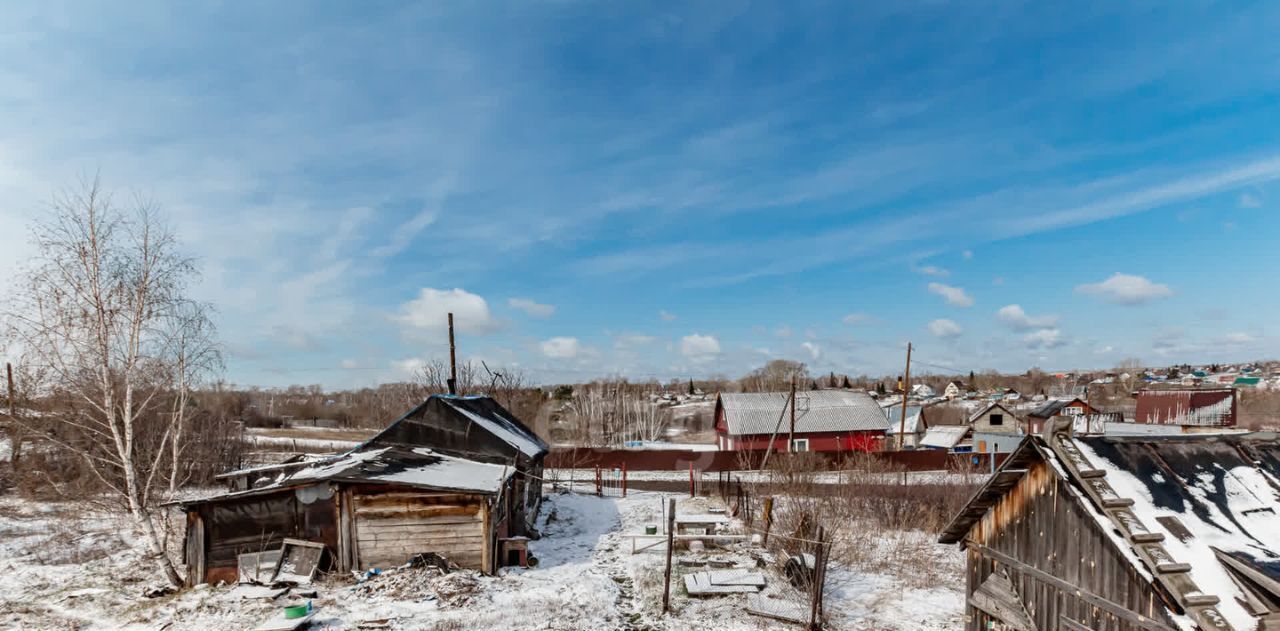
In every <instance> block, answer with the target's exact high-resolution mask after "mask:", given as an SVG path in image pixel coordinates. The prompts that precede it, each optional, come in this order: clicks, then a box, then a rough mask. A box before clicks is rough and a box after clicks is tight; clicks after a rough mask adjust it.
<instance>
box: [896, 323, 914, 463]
mask: <svg viewBox="0 0 1280 631" xmlns="http://www.w3.org/2000/svg"><path fill="white" fill-rule="evenodd" d="M906 375H907V376H906V378H905V379H904V380H903V381H902V417H901V420H899V421H898V451H902V446H903V444H904V441H905V440H906V439H907V433H906V432H907V395H908V394H910V393H911V342H907V372H906ZM916 448H917V449H919V446H917V447H916Z"/></svg>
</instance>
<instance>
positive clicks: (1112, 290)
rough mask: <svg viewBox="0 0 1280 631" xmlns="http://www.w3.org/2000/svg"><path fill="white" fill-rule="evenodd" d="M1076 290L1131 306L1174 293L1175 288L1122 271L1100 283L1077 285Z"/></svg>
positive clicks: (1114, 302)
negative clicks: (1122, 272)
mask: <svg viewBox="0 0 1280 631" xmlns="http://www.w3.org/2000/svg"><path fill="white" fill-rule="evenodd" d="M1076 291H1078V292H1080V293H1083V294H1090V295H1093V296H1097V297H1098V298H1100V299H1102V300H1105V301H1107V302H1110V303H1113V304H1117V305H1130V306H1131V305H1140V304H1143V303H1147V302H1150V301H1152V300H1156V299H1158V298H1168V297H1169V296H1172V295H1173V290H1172V289H1170V288H1169V286H1168V285H1162V284H1160V283H1153V282H1151V281H1150V280H1147V279H1146V278H1145V277H1142V276H1134V275H1132V274H1121V273H1120V272H1116V273H1115V274H1112V275H1111V278H1108V279H1107V280H1104V281H1102V282H1100V283H1090V284H1086V285H1080V286H1079V287H1076Z"/></svg>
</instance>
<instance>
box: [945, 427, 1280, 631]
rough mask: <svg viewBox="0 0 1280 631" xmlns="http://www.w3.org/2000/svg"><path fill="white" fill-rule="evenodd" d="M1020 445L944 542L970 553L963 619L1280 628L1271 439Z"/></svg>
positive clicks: (1064, 438) (1056, 439)
mask: <svg viewBox="0 0 1280 631" xmlns="http://www.w3.org/2000/svg"><path fill="white" fill-rule="evenodd" d="M1071 428H1072V423H1071V422H1070V421H1069V420H1068V419H1063V418H1058V419H1055V420H1054V421H1052V422H1051V423H1050V424H1049V426H1048V427H1047V428H1046V433H1045V434H1044V435H1041V436H1032V437H1028V438H1026V439H1024V440H1023V442H1022V443H1021V445H1019V447H1018V448H1017V449H1015V450H1014V452H1013V453H1012V454H1010V455H1009V457H1008V458H1007V459H1006V460H1005V461H1004V463H1003V464H1002V465H1001V466H1000V468H999V469H998V470H997V471H996V472H995V474H994V475H993V476H991V478H989V480H988V481H987V483H986V484H984V485H983V486H982V488H981V489H979V490H978V491H977V492H976V493H975V494H974V495H973V496H972V497H971V498H970V500H969V501H968V503H967V504H966V506H965V507H964V508H963V509H962V510H961V511H960V513H959V514H957V515H956V517H955V519H954V520H953V521H952V522H951V524H950V525H948V526H947V527H946V528H945V529H944V531H943V534H942V536H941V537H940V539H939V541H940V542H941V543H945V544H959V545H960V546H961V547H963V548H964V549H965V550H966V551H967V554H968V562H967V571H966V576H967V586H966V608H967V616H966V626H965V628H966V629H968V630H969V631H978V630H985V629H992V628H997V629H1067V630H1071V631H1082V630H1119V631H1129V630H1137V629H1147V630H1153V631H1154V630H1160V631H1173V630H1175V629H1200V630H1202V631H1208V630H1215V631H1216V630H1228V631H1244V630H1246V629H1277V628H1280V626H1277V625H1280V540H1277V538H1276V536H1275V533H1276V532H1278V529H1280V498H1278V497H1277V494H1276V491H1275V486H1274V484H1275V480H1276V479H1277V477H1280V441H1278V440H1277V438H1276V436H1275V435H1274V434H1231V435H1224V434H1218V435H1199V436H1176V437H1173V436H1171V437H1151V436H1143V437H1126V438H1120V437H1112V436H1093V437H1080V436H1075V435H1073V433H1072V431H1071Z"/></svg>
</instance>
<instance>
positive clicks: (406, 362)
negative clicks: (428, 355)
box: [391, 357, 427, 377]
mask: <svg viewBox="0 0 1280 631" xmlns="http://www.w3.org/2000/svg"><path fill="white" fill-rule="evenodd" d="M426 365H427V362H426V361H425V360H423V359H422V358H419V357H408V358H405V359H397V360H395V361H392V362H391V370H392V371H393V372H394V373H395V374H397V375H399V376H401V377H410V376H413V375H415V374H417V373H418V371H420V370H422V369H423V367H425V366H426Z"/></svg>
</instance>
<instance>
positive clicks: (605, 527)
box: [0, 492, 963, 631]
mask: <svg viewBox="0 0 1280 631" xmlns="http://www.w3.org/2000/svg"><path fill="white" fill-rule="evenodd" d="M662 501H663V496H661V495H659V494H656V493H640V492H637V493H632V494H631V495H630V496H629V497H627V498H616V497H606V498H597V497H593V496H589V495H577V494H567V493H550V494H549V495H548V497H547V501H546V502H545V504H544V510H543V513H542V515H541V519H540V527H541V531H542V533H543V537H542V539H540V540H537V541H533V542H531V543H530V551H531V553H532V554H533V555H534V556H536V557H537V558H538V560H539V561H540V562H539V564H538V566H537V567H536V568H531V569H527V570H522V569H509V570H504V571H503V573H502V575H501V576H496V577H489V576H482V575H479V574H476V573H474V572H469V571H462V572H454V573H452V574H449V575H447V576H444V577H440V576H436V575H434V574H432V573H429V572H426V571H422V570H409V569H398V570H386V569H384V573H383V574H382V575H381V576H377V577H373V578H371V579H370V580H368V581H367V582H364V583H361V584H356V583H355V582H354V579H352V578H351V577H346V576H338V577H332V578H328V579H325V580H323V581H321V582H319V584H318V585H317V586H316V589H317V591H318V596H317V597H316V598H315V599H314V603H315V605H316V606H317V607H318V608H319V614H318V616H317V618H316V619H315V621H314V623H313V625H312V628H319V629H355V628H359V625H360V623H361V622H362V621H363V622H367V621H373V620H388V621H389V623H388V624H389V627H390V628H392V629H440V630H446V629H487V628H499V627H501V628H509V629H634V630H658V629H664V630H665V629H673V630H674V629H731V630H732V629H771V628H787V626H788V625H785V624H783V623H778V622H774V621H770V620H767V619H763V618H757V617H754V616H750V615H748V614H746V613H745V611H744V607H743V605H744V603H745V597H743V596H741V595H729V596H723V597H718V598H709V599H696V600H695V599H690V598H688V597H687V596H685V595H684V592H683V588H681V587H680V585H681V583H680V581H679V580H678V579H673V584H672V609H673V613H672V614H670V615H668V616H663V615H661V600H662V596H661V592H662V567H663V562H664V558H665V552H664V551H663V550H662V549H661V547H660V546H659V547H655V548H654V549H652V550H649V551H645V552H641V553H638V554H634V555H633V554H631V542H630V540H629V539H628V538H626V537H625V536H623V533H638V532H642V531H643V529H644V525H645V524H649V523H656V522H658V521H659V520H660V512H661V505H662ZM707 501H708V500H705V499H697V500H688V499H682V500H681V502H680V508H679V509H678V510H679V511H680V512H687V511H690V510H701V508H702V507H703V506H704V503H705V502H707ZM73 508H74V510H73ZM128 532H129V528H128V527H127V524H126V523H125V522H124V521H123V520H122V519H120V518H119V517H117V516H114V515H110V514H103V513H87V512H84V511H83V510H82V509H80V508H75V507H72V506H70V505H64V504H43V503H35V502H24V501H20V500H17V499H14V498H0V628H22V629H86V630H88V629H162V628H171V629H179V628H183V629H202V628H203V629H219V630H221V629H226V630H230V629H251V628H253V627H254V626H255V625H256V624H257V623H258V622H260V621H262V620H264V619H266V618H268V617H270V616H271V615H273V613H274V612H276V611H277V610H278V609H279V607H280V603H279V602H273V601H267V600H256V599H243V598H242V596H244V595H246V594H248V593H250V590H246V589H245V588H244V587H239V588H236V587H230V586H206V587H201V588H197V589H192V590H186V591H184V592H182V593H179V594H176V595H172V596H162V597H159V598H144V597H142V592H143V590H144V588H145V587H146V586H148V585H155V584H158V583H159V581H158V580H157V577H156V575H155V574H154V572H153V571H152V570H151V569H150V568H151V565H150V564H149V563H148V562H147V561H146V559H145V558H144V555H143V553H142V546H141V542H139V541H137V540H135V539H133V538H132V537H130V536H129V535H128ZM891 534H892V533H891ZM895 536H899V537H904V536H905V537H914V538H917V539H918V538H921V537H926V535H924V534H923V533H896V535H895ZM885 542H886V543H885V545H889V546H896V545H898V544H897V543H894V540H893V537H892V536H890V537H888V538H886V539H885ZM934 553H935V554H937V555H939V557H938V559H936V560H934V561H931V563H934V564H936V566H937V567H938V568H940V570H939V571H938V572H937V574H936V579H934V580H936V585H928V586H921V584H920V581H919V580H918V579H915V580H909V579H906V578H904V577H898V576H894V575H891V574H889V573H877V572H867V571H862V572H853V571H851V570H849V569H847V568H843V567H840V566H833V567H832V569H831V581H830V583H829V586H830V589H829V592H828V593H829V594H830V595H829V596H828V601H827V605H826V608H827V612H828V615H829V621H830V623H831V624H830V628H836V629H886V630H888V629H900V630H907V629H919V630H929V631H932V630H939V631H940V630H943V629H958V628H960V627H961V623H960V620H961V616H962V615H963V593H962V576H963V575H962V573H961V572H960V571H959V569H960V568H961V567H962V566H961V565H960V555H959V553H958V551H955V550H954V549H947V548H942V547H940V546H935V550H934ZM679 554H680V553H677V556H679ZM793 628H799V627H798V626H796V627H793Z"/></svg>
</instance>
